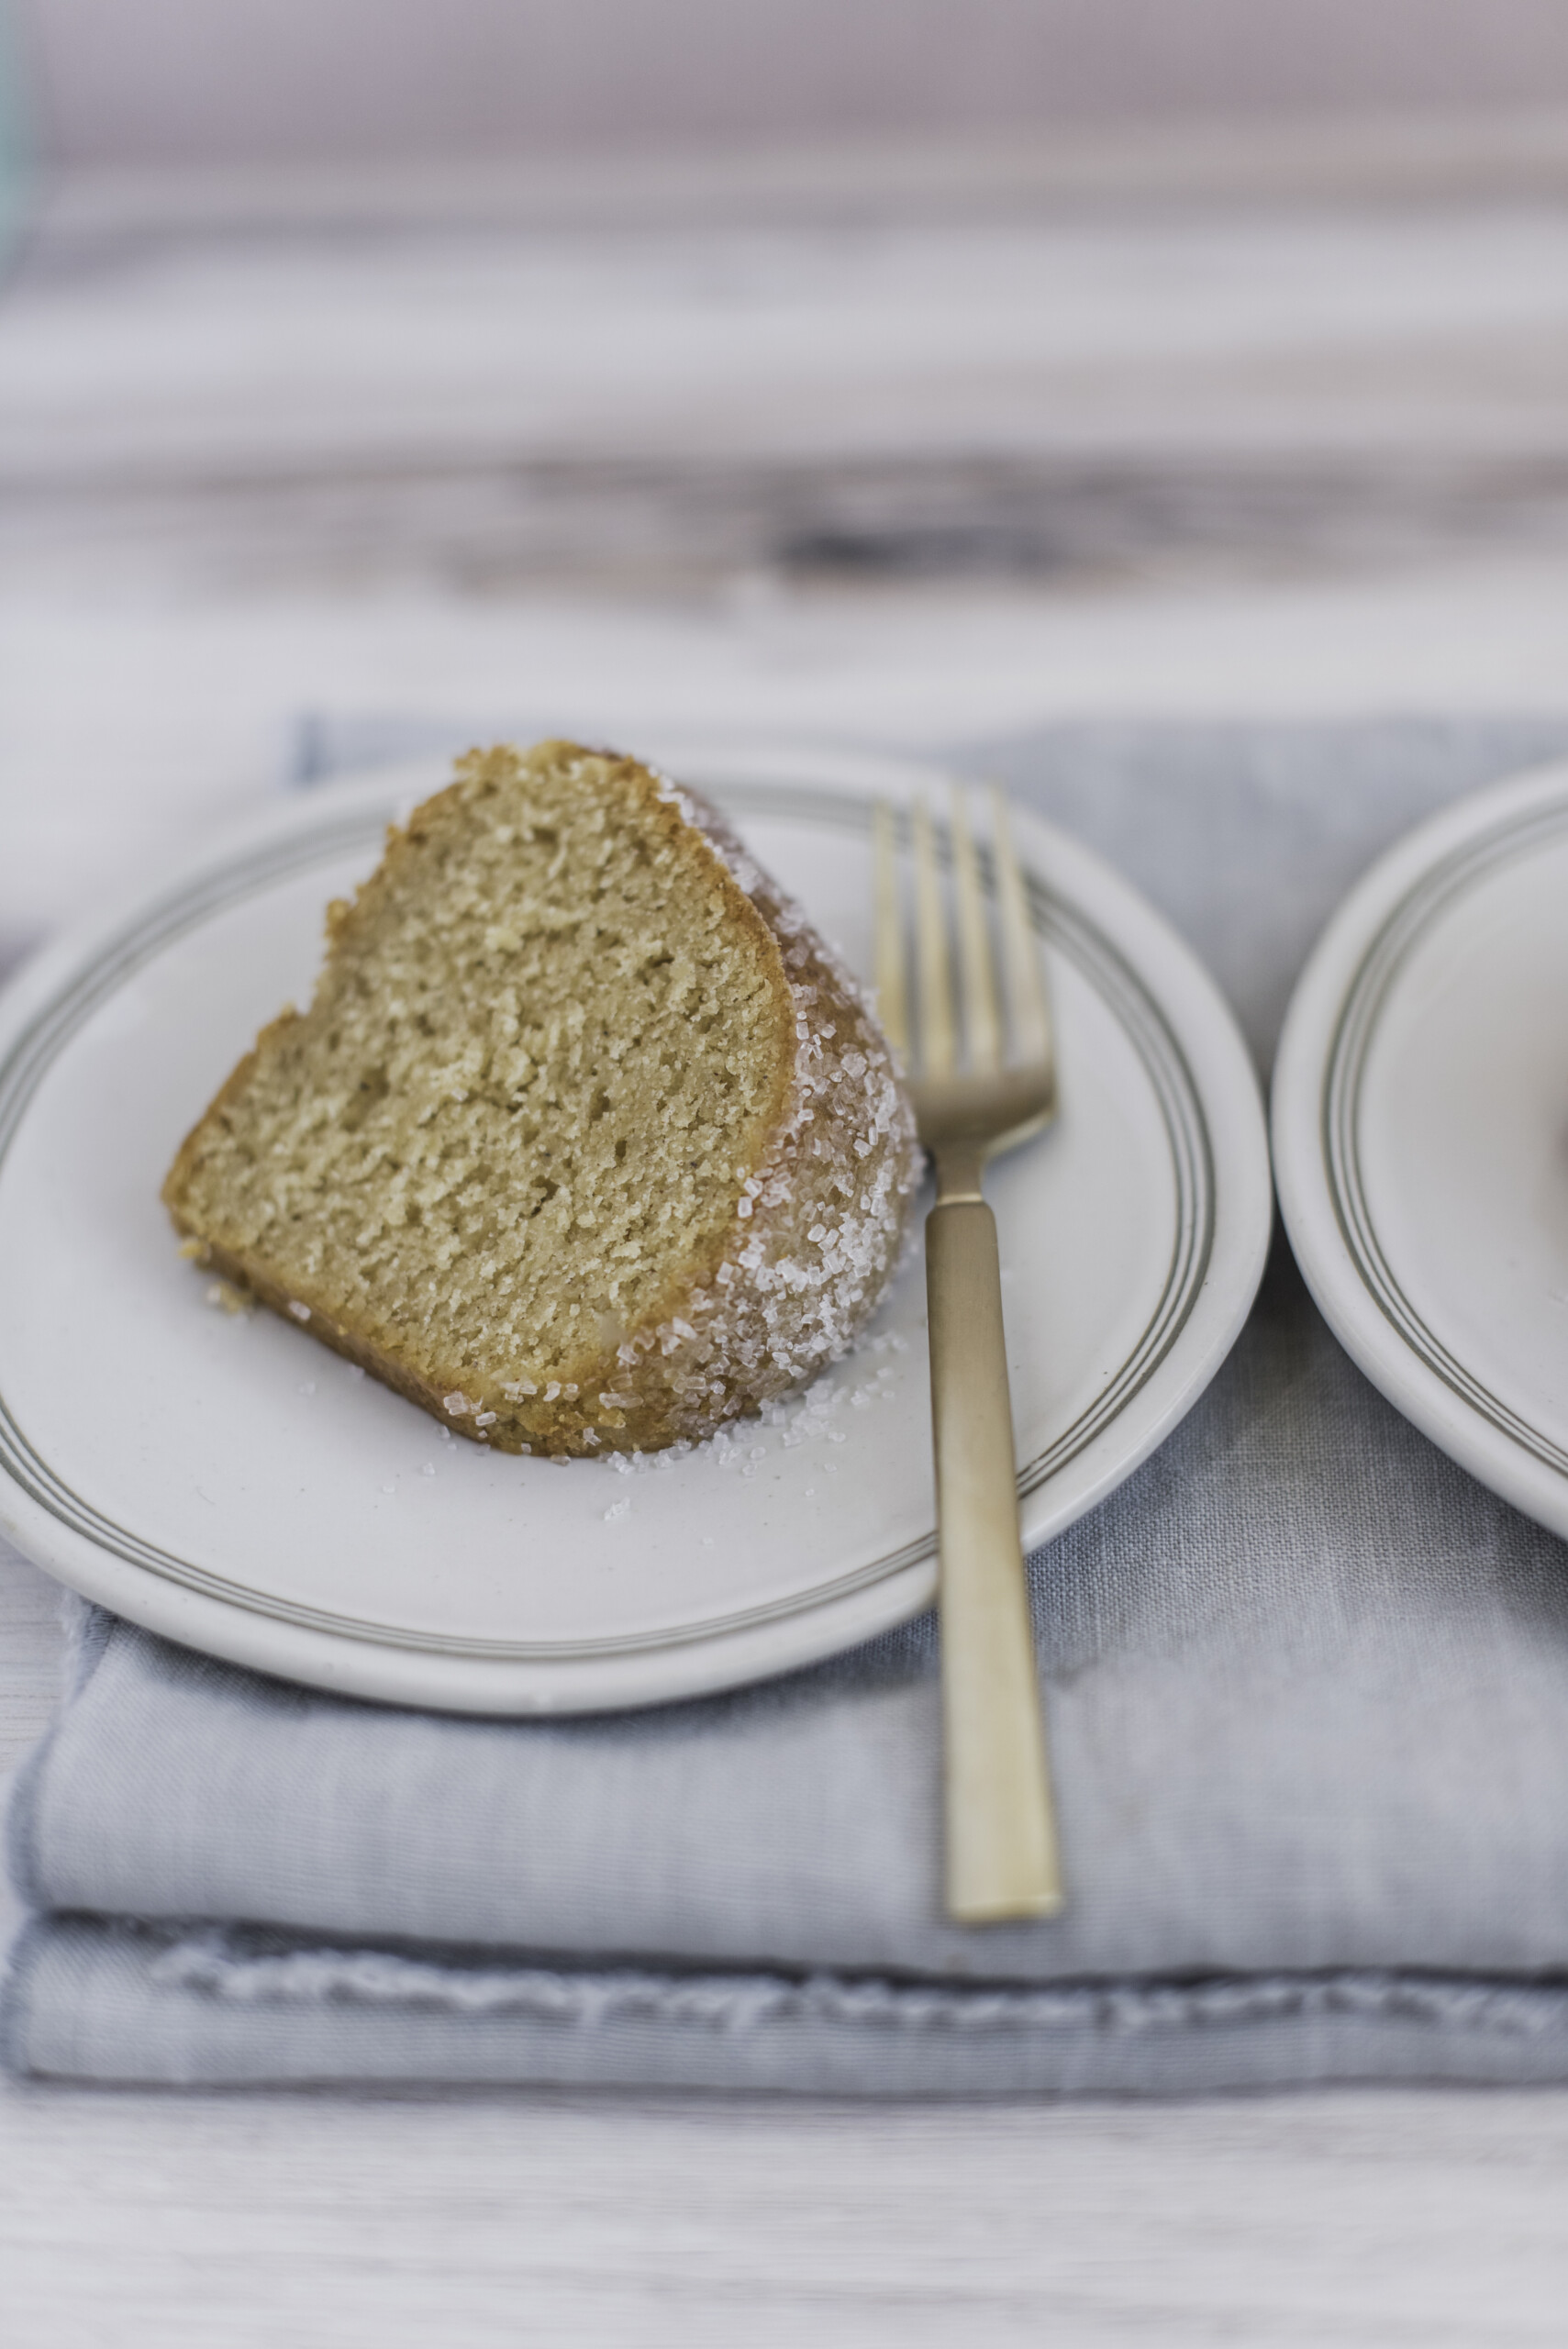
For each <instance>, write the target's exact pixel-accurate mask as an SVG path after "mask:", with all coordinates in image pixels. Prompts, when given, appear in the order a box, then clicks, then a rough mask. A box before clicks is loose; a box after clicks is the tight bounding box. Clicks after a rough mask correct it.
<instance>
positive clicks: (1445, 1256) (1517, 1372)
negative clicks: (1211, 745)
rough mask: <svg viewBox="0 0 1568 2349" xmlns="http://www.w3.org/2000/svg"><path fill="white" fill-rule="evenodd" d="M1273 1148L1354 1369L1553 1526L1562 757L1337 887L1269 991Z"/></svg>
mask: <svg viewBox="0 0 1568 2349" xmlns="http://www.w3.org/2000/svg"><path fill="white" fill-rule="evenodd" d="M1273 1144H1274V1170H1275V1175H1276V1179H1277V1181H1278V1184H1279V1194H1280V1205H1281V1208H1282V1209H1283V1211H1284V1219H1285V1224H1286V1227H1287V1229H1288V1230H1289V1232H1290V1238H1291V1243H1292V1245H1293V1247H1294V1248H1295V1250H1296V1257H1297V1259H1298V1261H1299V1263H1300V1264H1301V1268H1302V1271H1303V1272H1304V1273H1305V1275H1306V1276H1307V1282H1308V1283H1309V1285H1310V1286H1311V1289H1312V1293H1313V1295H1314V1296H1315V1297H1317V1299H1318V1304H1319V1306H1320V1307H1321V1308H1322V1309H1323V1312H1324V1315H1325V1316H1326V1318H1327V1319H1328V1320H1329V1323H1330V1325H1331V1326H1332V1328H1333V1329H1334V1330H1335V1331H1336V1332H1337V1333H1338V1335H1339V1337H1340V1340H1341V1341H1342V1342H1343V1344H1344V1345H1345V1346H1346V1347H1347V1348H1348V1350H1349V1351H1350V1353H1351V1354H1352V1355H1353V1356H1354V1357H1355V1359H1356V1361H1357V1362H1358V1363H1360V1364H1361V1366H1362V1369H1363V1370H1364V1371H1365V1372H1366V1374H1367V1375H1368V1377H1369V1378H1371V1379H1372V1380H1373V1382H1374V1383H1375V1384H1376V1385H1377V1386H1380V1387H1381V1388H1382V1389H1383V1392H1384V1393H1385V1395H1386V1396H1387V1397H1388V1398H1389V1400H1390V1402H1392V1403H1394V1404H1395V1405H1396V1407H1397V1408H1398V1409H1400V1410H1401V1411H1403V1412H1404V1413H1405V1414H1406V1416H1407V1418H1408V1419H1413V1420H1414V1422H1415V1424H1416V1425H1417V1426H1418V1428H1420V1429H1422V1430H1423V1431H1425V1433H1426V1434H1428V1435H1429V1436H1430V1437H1431V1438H1432V1440H1433V1442H1435V1443H1439V1444H1440V1445H1441V1446H1442V1448H1443V1450H1444V1451H1445V1452H1447V1453H1450V1454H1451V1456H1452V1457H1453V1458H1454V1459H1455V1460H1457V1461H1459V1462H1460V1463H1461V1464H1462V1466H1463V1467H1465V1468H1468V1469H1469V1470H1470V1472H1471V1474H1472V1475H1475V1476H1478V1477H1479V1478H1480V1479H1481V1481H1482V1483H1483V1484H1485V1485H1490V1486H1491V1487H1492V1488H1493V1490H1494V1491H1495V1492H1498V1493H1501V1494H1503V1495H1504V1497H1506V1498H1507V1499H1508V1500H1510V1501H1513V1502H1514V1503H1515V1504H1516V1505H1517V1506H1518V1508H1522V1509H1525V1510H1528V1511H1529V1514H1530V1516H1532V1517H1535V1518H1538V1519H1539V1520H1540V1522H1541V1523H1542V1524H1543V1525H1549V1526H1551V1527H1552V1528H1553V1529H1554V1531H1557V1532H1559V1533H1563V1534H1568V766H1556V767H1551V768H1548V769H1545V770H1543V771H1541V772H1540V773H1539V774H1529V775H1525V776H1523V777H1520V778H1518V780H1516V781H1514V782H1511V783H1506V784H1501V785H1496V787H1494V788H1493V789H1491V790H1488V791H1484V792H1481V793H1479V794H1477V795H1476V796H1474V797H1473V798H1470V799H1466V800H1464V801H1462V803H1461V804H1460V805H1459V806H1458V807H1453V808H1451V810H1449V811H1448V813H1446V814H1444V815H1442V816H1440V817H1438V818H1436V819H1435V820H1434V821H1433V822H1431V823H1429V824H1425V825H1423V826H1421V827H1420V829H1418V830H1417V831H1414V832H1412V833H1411V834H1409V836H1408V837H1407V839H1405V840H1403V841H1400V842H1399V843H1398V844H1397V846H1396V847H1395V848H1394V849H1392V850H1391V851H1390V852H1389V853H1388V854H1387V855H1386V856H1385V857H1384V858H1383V859H1382V861H1381V862H1380V863H1377V864H1376V865H1374V866H1373V869H1372V871H1371V872H1370V873H1369V874H1367V875H1366V877H1365V878H1364V880H1362V882H1361V883H1360V884H1359V885H1358V886H1357V887H1356V888H1355V889H1354V890H1353V891H1352V892H1351V896H1349V897H1348V898H1347V899H1346V901H1345V903H1344V905H1343V906H1342V907H1340V911H1339V912H1338V913H1337V914H1336V915H1335V917H1334V918H1333V920H1332V921H1331V922H1330V923H1329V927H1328V929H1327V930H1325V932H1324V934H1323V936H1322V938H1321V939H1320V940H1319V941H1318V945H1317V947H1316V949H1315V950H1314V952H1313V955H1312V959H1311V961H1310V962H1309V963H1308V964H1307V969H1306V971H1305V972H1304V973H1303V974H1302V977H1301V980H1300V982H1299V984H1298V985H1297V987H1296V994H1295V996H1294V997H1293V998H1292V1001H1291V1006H1290V1010H1289V1014H1288V1016H1287V1018H1286V1020H1285V1026H1284V1036H1283V1038H1282V1040H1281V1043H1280V1052H1279V1059H1278V1061H1277V1063H1276V1065H1275V1071H1274V1085H1273Z"/></svg>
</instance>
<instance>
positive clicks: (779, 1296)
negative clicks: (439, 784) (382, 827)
mask: <svg viewBox="0 0 1568 2349" xmlns="http://www.w3.org/2000/svg"><path fill="white" fill-rule="evenodd" d="M916 1167H917V1153H916V1149H915V1142H914V1131H913V1125H912V1120H911V1118H910V1114H909V1110H908V1107H907V1103H906V1099H905V1097H904V1095H903V1093H902V1091H901V1089H900V1087H899V1085H898V1082H897V1079H896V1077H895V1073H894V1069H893V1064H892V1060H891V1057H890V1054H889V1052H888V1050H887V1047H886V1044H885V1043H884V1040H883V1038H882V1035H881V1033H880V1031H879V1030H878V1029H877V1027H876V1025H875V1023H874V1021H873V1019H872V1018H871V1015H870V1013H869V1012H868V1010H867V1008H866V1007H865V1006H864V1004H863V1003H862V1000H861V998H860V996H859V994H858V992H857V991H856V989H855V987H854V985H853V984H852V982H851V980H850V979H849V978H848V976H847V975H846V974H845V973H844V972H843V971H842V970H841V969H840V967H839V965H838V964H837V963H836V961H835V960H834V958H833V957H832V956H831V955H830V954H829V952H828V950H827V949H826V948H825V947H824V946H823V945H822V943H821V941H819V940H818V939H817V937H816V936H815V935H814V934H813V932H812V931H811V930H810V929H809V927H808V926H807V924H806V921H805V919H804V918H803V916H802V915H801V914H800V913H799V912H798V911H797V910H796V909H795V907H793V906H791V905H790V904H789V903H788V902H787V901H786V900H784V898H783V897H782V896H780V895H779V894H778V892H777V891H776V890H775V889H774V888H773V885H772V884H771V883H770V882H769V881H768V880H767V879H766V878H765V876H764V875H763V874H761V873H760V872H759V871H758V870H757V868H756V867H755V866H754V865H753V864H752V863H751V861H750V859H749V858H748V857H747V855H746V854H745V852H744V851H743V850H742V849H741V848H740V845H739V843H737V842H736V841H734V840H733V839H732V838H730V837H729V836H728V834H727V832H726V831H725V829H724V828H723V826H722V825H721V824H720V823H719V821H718V819H717V818H716V817H715V816H714V815H713V814H712V812H711V810H709V809H707V808H706V807H704V806H703V805H702V804H701V803H700V802H698V801H696V800H695V798H694V797H692V796H690V795H688V794H687V793H685V792H684V791H682V790H681V789H679V788H678V787H677V786H676V785H673V784H671V783H669V782H667V781H666V780H664V779H663V778H662V777H661V776H659V775H656V774H653V773H652V772H651V771H650V770H649V769H648V768H646V767H642V766H639V765H638V764H637V763H635V762H634V761H632V760H629V759H623V758H617V757H615V756H613V755H610V754H608V753H600V752H595V751H585V750H582V749H580V748H578V747H577V746H576V745H575V744H573V743H567V742H545V743H541V744H539V746H538V748H536V749H535V750H532V751H528V752H526V753H522V752H518V751H515V750H511V749H506V748H503V749H497V750H491V751H473V752H471V753H470V754H469V756H468V757H466V758H464V759H462V760H461V761H460V762H459V763H458V768H457V774H456V780H455V781H454V782H453V783H452V785H450V788H449V789H447V790H445V791H443V792H441V793H439V794H438V796H436V797H434V798H432V799H429V800H427V801H426V803H425V804H424V806H423V807H419V808H417V809H416V811H415V813H414V814H413V816H412V817H411V818H409V820H408V822H407V824H406V826H405V827H404V828H402V829H396V828H395V829H393V830H392V831H391V833H390V834H389V836H388V841H387V848H386V852H385V855H384V857H383V860H382V862H381V864H380V865H379V867H378V868H377V870H376V871H375V873H374V874H373V875H372V876H371V878H370V879H369V880H368V881H367V882H366V883H365V884H364V885H363V886H362V887H361V889H360V891H359V893H358V895H357V896H356V897H355V898H354V900H353V902H352V904H345V903H341V902H339V903H337V904H335V905H333V906H332V907H329V908H328V956H327V961H326V964H325V966H324V968H323V970H322V973H321V975H320V978H319V980H318V981H317V987H316V993H315V996H314V997H313V999H312V1001H311V1004H310V1008H309V1009H308V1010H307V1011H306V1012H304V1013H303V1014H300V1013H296V1012H295V1011H292V1010H289V1011H285V1012H284V1014H283V1016H282V1017H281V1018H280V1019H276V1020H274V1021H273V1022H272V1026H271V1027H269V1028H267V1029H265V1030H263V1031H262V1033H261V1036H260V1037H259V1038H258V1039H257V1041H256V1044H255V1047H254V1049H253V1050H252V1051H251V1052H248V1053H247V1054H246V1056H245V1058H244V1059H243V1060H242V1061H241V1062H240V1063H239V1066H238V1067H237V1068H236V1069H235V1071H234V1073H233V1074H232V1075H231V1076H230V1077H229V1078H228V1082H227V1084H226V1085H224V1086H223V1088H222V1090H221V1091H220V1092H219V1093H218V1095H217V1098H216V1099H215V1100H214V1102H213V1103H212V1105H211V1107H210V1108H208V1109H207V1111H206V1115H205V1116H204V1117H203V1118H202V1119H201V1120H200V1122H199V1123H198V1124H197V1125H196V1127H195V1129H194V1130H193V1131H192V1132H191V1134H190V1135H189V1136H188V1137H187V1138H186V1141H184V1143H183V1147H182V1148H181V1150H180V1152H179V1155H178V1157H177V1158H176V1159H175V1162H174V1164H173V1167H172V1170H171V1172H170V1175H169V1177H168V1180H167V1182H166V1183H165V1185H164V1188H163V1197H164V1200H165V1202H166V1204H167V1205H168V1207H169V1209H170V1211H171V1213H172V1217H173V1219H174V1222H175V1224H176V1226H177V1227H178V1229H179V1230H180V1231H181V1232H183V1233H184V1234H185V1235H187V1239H188V1241H190V1242H192V1243H195V1247H194V1252H195V1253H197V1254H199V1256H200V1257H201V1260H202V1261H203V1262H204V1263H206V1264H209V1265H211V1266H213V1267H215V1268H216V1269H217V1271H218V1272H220V1273H222V1274H223V1275H226V1276H227V1277H228V1279H230V1280H232V1281H235V1282H237V1283H239V1284H242V1285H243V1286H245V1287H246V1288H248V1289H249V1290H250V1291H251V1292H253V1293H254V1295H255V1296H257V1297H260V1298H261V1301H262V1302H263V1303H265V1304H267V1305H270V1306H272V1307H273V1308H275V1309H277V1310H278V1311H280V1312H284V1313H286V1314H288V1315H289V1316H291V1317H292V1319H294V1320H295V1323H296V1324H297V1325H298V1326H299V1327H300V1328H301V1329H302V1330H305V1331H307V1332H308V1333H309V1334H310V1335H312V1336H314V1337H317V1338H319V1339H321V1340H322V1341H325V1343H327V1344H328V1345H329V1346H332V1347H335V1348H336V1349H337V1351H338V1352H339V1353H344V1354H347V1355H348V1356H350V1359H351V1360H353V1361H355V1362H358V1363H360V1364H362V1365H363V1366H364V1368H365V1369H366V1370H368V1371H371V1372H373V1374H374V1375H375V1376H377V1377H378V1378H381V1379H384V1381H385V1382H386V1383H387V1385H389V1386H394V1387H395V1388H397V1389H398V1391H399V1392H400V1393H402V1394H404V1395H406V1396H407V1397H409V1398H410V1399H411V1400H413V1401H414V1402H417V1403H419V1404H421V1405H423V1406H424V1408H426V1409H427V1410H429V1411H431V1412H433V1413H434V1414H435V1415H436V1416H437V1417H438V1418H439V1419H441V1420H442V1422H443V1423H444V1424H445V1425H447V1426H449V1427H450V1428H451V1429H452V1430H453V1431H456V1432H459V1433H462V1434H463V1435H468V1436H473V1437H477V1438H478V1439H479V1440H480V1441H481V1442H488V1443H491V1444H494V1445H496V1446H498V1447H500V1448H501V1449H504V1450H506V1451H514V1452H516V1451H529V1450H531V1451H535V1452H548V1453H593V1452H595V1451H608V1450H631V1449H636V1450H651V1449H655V1448H658V1447H660V1446H662V1445H666V1444H669V1443H672V1442H676V1441H678V1440H680V1439H682V1438H686V1439H689V1440H696V1439H700V1438H701V1437H704V1436H706V1435H708V1434H710V1433H711V1432H712V1431H714V1430H715V1429H716V1428H717V1427H719V1426H721V1425H723V1424H724V1423H725V1422H726V1421H728V1420H732V1419H735V1418H737V1417H738V1416H740V1415H741V1414H743V1413H745V1412H748V1411H752V1410H755V1409H757V1408H760V1406H761V1405H762V1404H763V1403H765V1402H767V1401H768V1400H770V1399H771V1398H773V1397H776V1396H779V1395H783V1394H785V1393H787V1392H788V1391H789V1390H790V1389H791V1388H793V1387H795V1386H800V1385H801V1384H803V1383H804V1382H805V1381H806V1379H809V1378H810V1377H812V1376H813V1375H815V1374H816V1372H817V1371H818V1370H819V1369H821V1368H822V1367H823V1365H824V1364H827V1363H828V1362H829V1361H830V1360H832V1359H834V1358H835V1357H836V1356H838V1355H839V1354H841V1353H843V1352H844V1351H845V1350H846V1348H847V1347H848V1346H849V1345H850V1344H851V1341H853V1339H854V1337H855V1335H856V1333H857V1331H858V1330H860V1329H861V1328H862V1325H863V1323H864V1322H865V1320H866V1319H867V1318H868V1316H869V1315H870V1314H871V1312H872V1311H873V1308H874V1307H875V1305H876V1302H877V1300H878V1298H879V1297H880V1296H881V1294H882V1291H883V1289H884V1286H885V1285H886V1282H887V1279H888V1277H889V1275H890V1273H891V1272H892V1270H893V1267H894V1265H895V1262H896V1259H897V1254H898V1249H899V1241H900V1235H901V1230H902V1226H903V1222H904V1217H905V1211H906V1204H907V1201H908V1198H909V1195H910V1193H911V1191H912V1189H913V1187H914V1183H915V1179H916Z"/></svg>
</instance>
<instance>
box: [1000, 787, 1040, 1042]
mask: <svg viewBox="0 0 1568 2349" xmlns="http://www.w3.org/2000/svg"><path fill="white" fill-rule="evenodd" d="M991 842H992V855H993V857H994V858H995V866H996V905H997V911H998V914H999V917H1000V924H1001V931H1002V963H1003V968H1004V969H1005V971H1006V978H1007V1011H1008V1016H1009V1019H1010V1020H1011V1022H1012V1030H1013V1042H1014V1048H1015V1050H1016V1052H1017V1053H1018V1057H1019V1059H1020V1060H1025V1061H1043V1060H1049V1059H1050V1057H1051V1004H1050V1001H1049V998H1048V997H1047V996H1046V992H1045V980H1044V978H1043V976H1042V975H1041V973H1040V950H1039V948H1038V946H1037V945H1036V943H1035V935H1034V929H1033V925H1032V924H1031V922H1030V920H1029V901H1028V899H1027V898H1026V896H1025V895H1024V877H1023V874H1021V873H1020V871H1019V870H1018V857H1017V855H1016V854H1015V852H1014V850H1013V835H1012V829H1011V827H1010V826H1009V824H1008V822H1007V803H1006V800H1005V799H1004V798H1003V796H1002V794H1001V793H1000V791H998V790H997V789H996V787H995V785H993V786H992V790H991Z"/></svg>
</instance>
